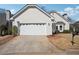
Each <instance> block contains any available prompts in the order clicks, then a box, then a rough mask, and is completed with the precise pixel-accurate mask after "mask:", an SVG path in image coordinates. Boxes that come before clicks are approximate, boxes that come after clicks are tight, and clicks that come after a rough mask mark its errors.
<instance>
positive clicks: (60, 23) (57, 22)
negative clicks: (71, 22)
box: [56, 22, 65, 25]
mask: <svg viewBox="0 0 79 59" xmlns="http://www.w3.org/2000/svg"><path fill="white" fill-rule="evenodd" d="M56 24H64V25H65V23H64V22H57V23H56Z"/></svg>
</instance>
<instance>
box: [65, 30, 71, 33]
mask: <svg viewBox="0 0 79 59" xmlns="http://www.w3.org/2000/svg"><path fill="white" fill-rule="evenodd" d="M70 32H71V30H64V31H63V33H70Z"/></svg>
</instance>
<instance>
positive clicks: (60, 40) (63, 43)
mask: <svg viewBox="0 0 79 59" xmlns="http://www.w3.org/2000/svg"><path fill="white" fill-rule="evenodd" d="M47 37H48V38H49V41H50V42H51V43H52V44H53V45H55V46H56V47H57V48H59V49H61V50H66V49H68V48H70V47H71V43H70V41H69V40H68V39H67V38H65V37H63V36H60V35H53V36H47Z"/></svg>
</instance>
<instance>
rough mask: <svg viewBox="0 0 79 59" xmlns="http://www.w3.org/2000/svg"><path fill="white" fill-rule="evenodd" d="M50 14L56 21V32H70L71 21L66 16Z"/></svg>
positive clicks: (55, 13)
mask: <svg viewBox="0 0 79 59" xmlns="http://www.w3.org/2000/svg"><path fill="white" fill-rule="evenodd" d="M50 14H51V15H52V16H53V17H54V19H55V21H56V30H58V31H59V32H63V31H65V30H67V31H69V30H70V24H71V19H69V17H68V16H67V14H64V15H60V14H59V13H57V12H51V13H50Z"/></svg>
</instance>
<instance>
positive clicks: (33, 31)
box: [20, 24, 47, 35]
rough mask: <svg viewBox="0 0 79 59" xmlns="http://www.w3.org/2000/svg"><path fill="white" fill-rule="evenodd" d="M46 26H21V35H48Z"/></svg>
mask: <svg viewBox="0 0 79 59" xmlns="http://www.w3.org/2000/svg"><path fill="white" fill-rule="evenodd" d="M46 34H47V33H46V25H45V24H44V25H21V26H20V35H46Z"/></svg>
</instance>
